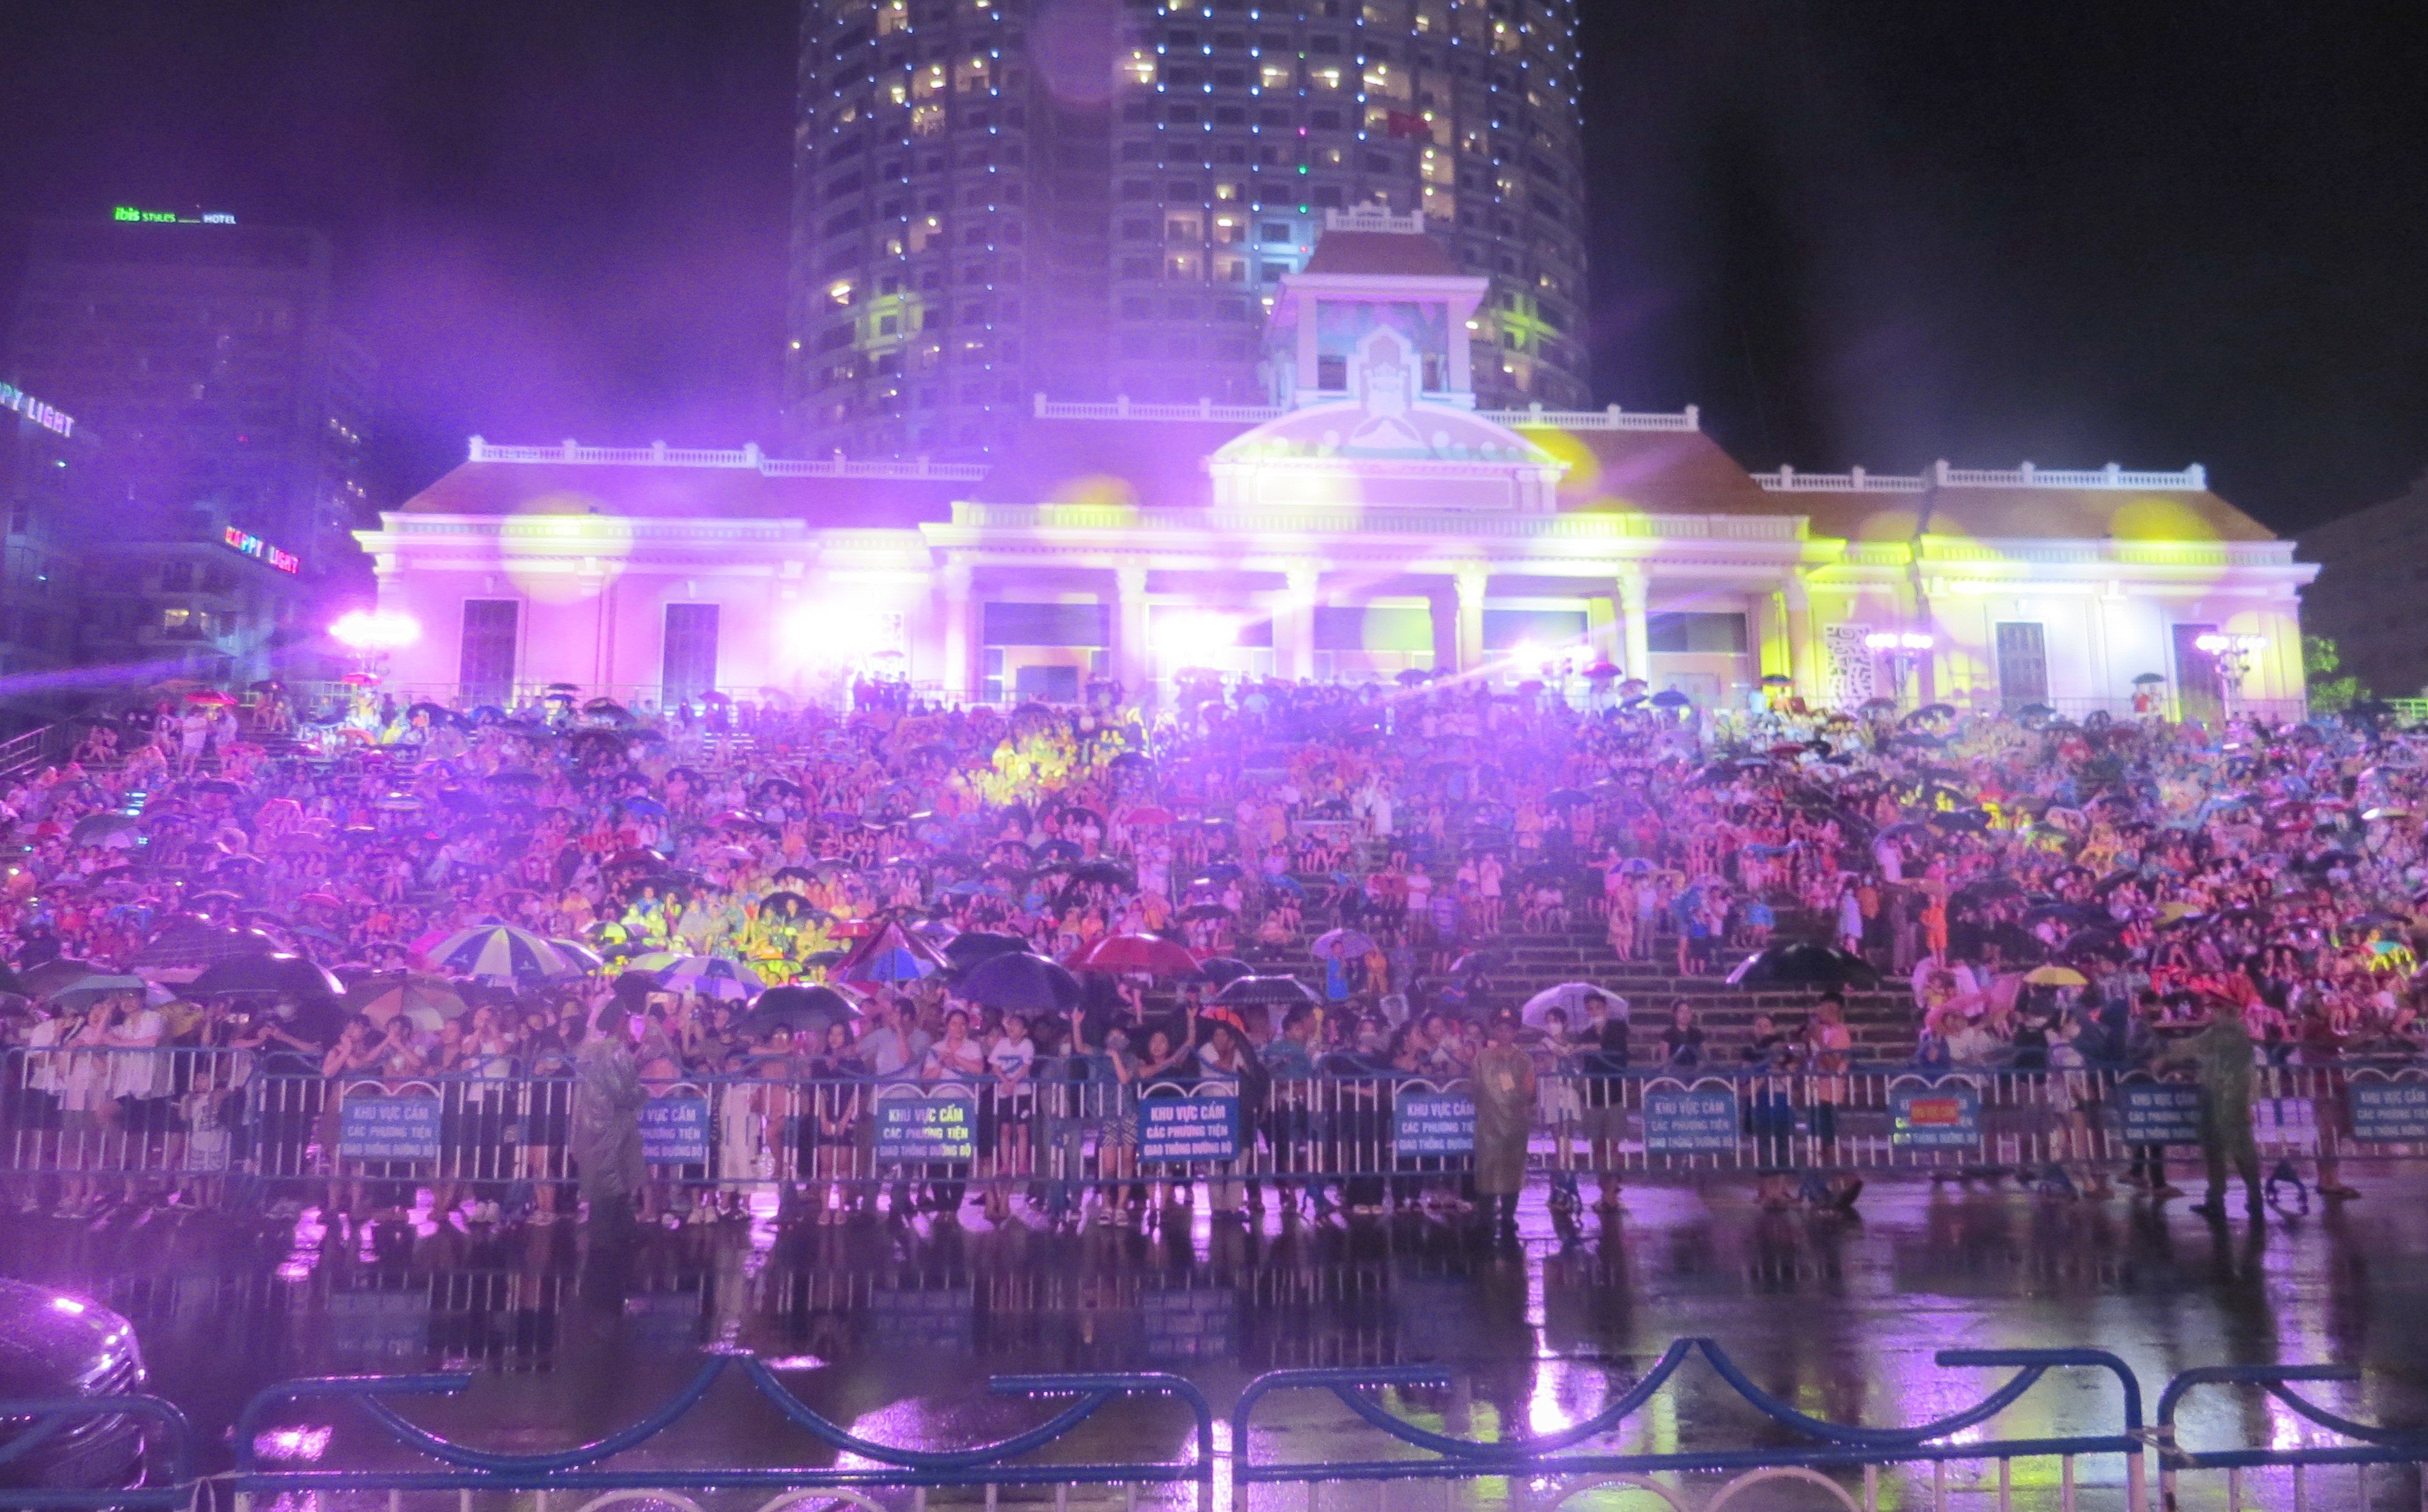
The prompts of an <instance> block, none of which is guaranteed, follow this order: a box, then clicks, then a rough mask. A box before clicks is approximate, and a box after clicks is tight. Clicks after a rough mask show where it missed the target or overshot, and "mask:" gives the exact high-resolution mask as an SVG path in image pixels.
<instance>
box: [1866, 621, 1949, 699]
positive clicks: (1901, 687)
mask: <svg viewBox="0 0 2428 1512" xmlns="http://www.w3.org/2000/svg"><path fill="white" fill-rule="evenodd" d="M1932 643H1933V642H1932V641H1931V638H1930V636H1929V635H1928V633H1927V632H1925V631H1921V630H1874V631H1873V632H1872V633H1871V634H1869V635H1867V636H1864V637H1863V644H1864V645H1865V646H1867V647H1869V648H1870V649H1871V650H1874V651H1882V652H1886V653H1887V654H1888V658H1889V675H1891V676H1893V677H1895V679H1896V691H1897V696H1898V697H1899V698H1900V699H1902V698H1903V697H1904V696H1905V675H1906V671H1907V669H1908V668H1909V667H1919V666H1920V665H1921V664H1922V658H1925V657H1927V656H1928V655H1930V648H1931V645H1932Z"/></svg>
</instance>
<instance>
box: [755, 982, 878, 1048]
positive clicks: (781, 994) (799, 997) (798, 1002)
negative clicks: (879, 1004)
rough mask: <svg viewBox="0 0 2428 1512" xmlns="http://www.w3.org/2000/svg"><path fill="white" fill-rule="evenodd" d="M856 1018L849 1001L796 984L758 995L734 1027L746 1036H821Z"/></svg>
mask: <svg viewBox="0 0 2428 1512" xmlns="http://www.w3.org/2000/svg"><path fill="white" fill-rule="evenodd" d="M856 1016H857V1015H856V1014H855V1013H854V1011H853V1009H852V1005H851V1000H850V999H849V998H846V997H845V996H844V995H843V994H842V993H840V992H837V991H835V989H834V988H832V987H822V986H807V985H803V984H797V983H796V984H791V985H788V986H781V987H769V988H768V989H767V990H766V991H764V992H763V993H761V994H760V995H759V1000H758V1001H756V1002H754V1003H752V1004H751V1005H750V1012H748V1013H747V1014H746V1015H744V1016H743V1017H742V1021H741V1022H740V1023H738V1024H736V1025H735V1026H734V1027H735V1029H737V1030H739V1031H740V1032H743V1033H745V1034H761V1035H765V1034H772V1033H774V1032H776V1031H778V1030H779V1029H787V1030H791V1031H792V1032H794V1033H796V1034H802V1033H807V1034H823V1033H825V1032H827V1030H828V1028H829V1027H830V1026H832V1025H835V1024H844V1023H849V1022H850V1021H851V1020H852V1019H853V1018H854V1017H856Z"/></svg>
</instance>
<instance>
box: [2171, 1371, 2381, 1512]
mask: <svg viewBox="0 0 2428 1512" xmlns="http://www.w3.org/2000/svg"><path fill="white" fill-rule="evenodd" d="M2359 1379H2360V1372H2359V1370H2358V1369H2356V1368H2354V1367H2353V1366H2350V1365H2206V1366H2198V1367H2195V1368H2193V1369H2191V1370H2188V1371H2185V1372H2183V1373H2182V1374H2179V1375H2177V1376H2176V1377H2175V1378H2174V1380H2172V1381H2169V1382H2168V1383H2167V1388H2166V1390H2163V1391H2161V1392H2159V1393H2158V1406H2157V1427H2156V1431H2155V1433H2154V1435H2153V1437H2154V1439H2155V1440H2156V1442H2157V1449H2158V1485H2159V1489H2160V1492H2161V1501H2162V1504H2164V1506H2165V1507H2166V1509H2167V1512H2176V1509H2177V1508H2178V1507H2179V1506H2182V1505H2185V1504H2187V1503H2188V1502H2189V1501H2190V1498H2188V1497H2187V1495H2186V1488H2185V1486H2184V1485H2183V1482H2184V1481H2185V1479H2186V1478H2187V1477H2190V1479H2191V1480H2192V1481H2193V1482H2194V1483H2195V1484H2196V1485H2201V1486H2202V1488H2203V1489H2206V1490H2208V1491H2211V1492H2216V1491H2223V1497H2222V1498H2220V1497H2217V1496H2215V1495H2213V1494H2212V1495H2210V1496H2207V1497H2204V1498H2202V1499H2201V1500H2203V1501H2205V1502H2207V1503H2208V1504H2217V1503H2218V1502H2219V1501H2221V1500H2222V1502H2223V1504H2224V1505H2225V1506H2227V1507H2229V1508H2234V1509H2239V1508H2241V1507H2243V1506H2245V1505H2260V1504H2268V1505H2276V1506H2290V1507H2292V1508H2295V1509H2296V1512H2307V1509H2308V1508H2310V1507H2313V1506H2321V1507H2354V1508H2371V1507H2380V1506H2386V1507H2420V1506H2428V1472H2423V1467H2428V1432H2423V1431H2422V1430H2420V1429H2417V1428H2414V1429H2407V1430H2406V1429H2394V1428H2387V1427H2382V1426H2379V1425H2378V1424H2375V1423H2358V1422H2355V1421H2354V1420H2353V1419H2351V1418H2348V1417H2345V1416H2344V1415H2343V1414H2341V1413H2339V1412H2336V1411H2334V1410H2332V1409H2330V1408H2328V1407H2325V1406H2321V1405H2319V1404H2318V1403H2316V1402H2313V1401H2311V1400H2310V1399H2309V1398H2308V1397H2307V1396H2305V1395H2304V1394H2303V1393H2302V1392H2300V1391H2297V1390H2294V1389H2293V1388H2294V1387H2296V1386H2300V1385H2306V1384H2311V1383H2325V1382H2352V1381H2357V1380H2359ZM2202 1387H2239V1388H2241V1389H2242V1390H2243V1392H2244V1394H2245V1396H2246V1398H2248V1397H2249V1396H2251V1395H2254V1394H2256V1395H2258V1396H2261V1397H2264V1398H2266V1399H2267V1400H2269V1401H2272V1402H2273V1403H2274V1404H2275V1405H2276V1406H2279V1407H2281V1408H2283V1409H2284V1410H2283V1411H2282V1412H2275V1413H2271V1414H2270V1418H2271V1423H2270V1427H2271V1430H2272V1431H2271V1432H2270V1434H2269V1441H2268V1442H2267V1443H2266V1444H2265V1445H2264V1446H2262V1447H2256V1448H2227V1449H2188V1448H2186V1447H2184V1445H2183V1443H2182V1441H2181V1440H2180V1439H2179V1438H2178V1437H2177V1434H2176V1430H2175V1420H2176V1414H2177V1412H2178V1410H2179V1409H2180V1408H2181V1406H2182V1405H2183V1400H2184V1397H2185V1396H2186V1395H2187V1394H2189V1393H2190V1392H2191V1391H2193V1390H2197V1389H2199V1388H2202ZM2311 1434H2317V1435H2320V1436H2322V1437H2323V1438H2324V1439H2325V1440H2326V1441H2324V1442H2315V1443H2303V1442H2301V1441H2300V1439H2302V1438H2303V1437H2305V1436H2307V1435H2311ZM2221 1480H2222V1481H2223V1486H2222V1487H2221V1486H2217V1485H2216V1484H2215V1483H2216V1482H2217V1481H2221ZM2203 1483H2206V1484H2203Z"/></svg>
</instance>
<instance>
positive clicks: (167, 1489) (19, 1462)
mask: <svg viewBox="0 0 2428 1512" xmlns="http://www.w3.org/2000/svg"><path fill="white" fill-rule="evenodd" d="M117 1418H140V1419H143V1420H146V1422H147V1423H149V1424H150V1426H149V1427H148V1428H147V1429H146V1431H145V1433H144V1437H143V1441H142V1443H141V1445H140V1449H139V1454H138V1455H137V1456H136V1458H135V1459H134V1461H133V1468H134V1469H135V1470H137V1471H140V1472H141V1473H142V1477H143V1478H142V1484H140V1485H139V1486H135V1487H132V1488H127V1487H117V1488H99V1489H85V1488H77V1487H51V1486H24V1487H21V1486H16V1485H12V1484H11V1482H12V1481H14V1480H17V1479H20V1478H24V1477H25V1476H27V1475H29V1474H31V1473H32V1472H33V1467H35V1466H36V1465H37V1464H38V1463H39V1462H40V1460H41V1454H40V1451H41V1449H42V1448H43V1447H44V1446H46V1445H49V1444H53V1443H56V1442H57V1439H58V1437H59V1435H61V1434H63V1433H66V1432H68V1431H69V1430H70V1429H72V1428H74V1427H75V1426H77V1425H78V1424H83V1423H96V1422H103V1421H106V1420H110V1419H117ZM0 1423H8V1424H9V1426H10V1430H11V1431H10V1433H9V1436H8V1438H7V1439H0V1507H29V1508H30V1507H105V1506H107V1507H161V1508H167V1507H177V1506H183V1505H185V1504H186V1503H187V1502H188V1501H189V1500H190V1499H191V1498H192V1496H193V1493H194V1484H195V1483H194V1467H195V1458H194V1425H193V1423H191V1422H190V1421H189V1420H188V1419H187V1417H186V1414H185V1412H184V1411H183V1410H182V1409H181V1408H179V1407H178V1406H177V1405H176V1404H175V1403H173V1402H171V1401H169V1400H167V1399H166V1398H164V1397H157V1396H149V1395H135V1396H75V1397H39V1398H18V1399H0ZM71 1453H73V1451H71Z"/></svg>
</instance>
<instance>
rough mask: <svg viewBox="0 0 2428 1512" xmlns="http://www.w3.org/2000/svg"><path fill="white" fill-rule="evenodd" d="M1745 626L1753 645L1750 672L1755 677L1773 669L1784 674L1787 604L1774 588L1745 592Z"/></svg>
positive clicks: (1764, 674)
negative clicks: (1761, 591)
mask: <svg viewBox="0 0 2428 1512" xmlns="http://www.w3.org/2000/svg"><path fill="white" fill-rule="evenodd" d="M1746 629H1747V641H1748V642H1749V643H1750V644H1751V646H1752V649H1753V675H1754V676H1755V677H1756V678H1757V679H1759V678H1763V677H1767V676H1769V675H1772V674H1774V673H1780V674H1785V673H1786V672H1787V667H1788V658H1787V605H1786V600H1785V598H1784V596H1783V595H1782V594H1780V591H1779V590H1778V589H1776V588H1774V589H1772V590H1770V591H1769V592H1768V593H1748V594H1747V595H1746Z"/></svg>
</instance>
